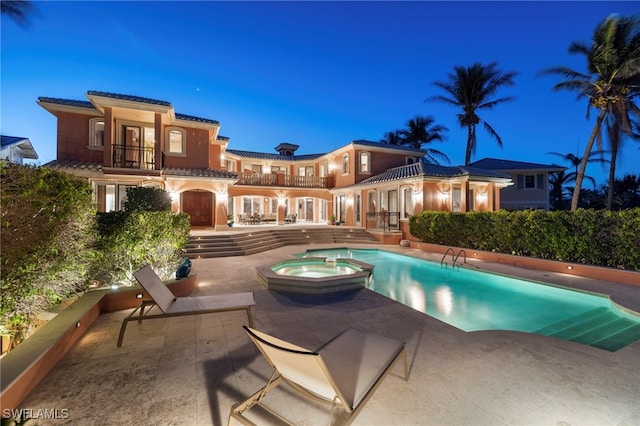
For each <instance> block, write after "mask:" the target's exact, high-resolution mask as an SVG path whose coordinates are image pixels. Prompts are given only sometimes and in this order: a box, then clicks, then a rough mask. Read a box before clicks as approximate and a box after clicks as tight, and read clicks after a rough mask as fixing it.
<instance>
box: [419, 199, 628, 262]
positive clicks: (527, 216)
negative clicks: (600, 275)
mask: <svg viewBox="0 0 640 426" xmlns="http://www.w3.org/2000/svg"><path fill="white" fill-rule="evenodd" d="M409 230H410V232H411V235H413V236H414V237H416V238H419V239H420V240H421V241H424V242H427V243H433V244H442V245H447V246H455V247H466V248H470V249H477V250H484V251H492V252H498V253H508V254H514V255H519V256H530V257H536V258H541V259H551V260H558V261H565V262H574V263H584V264H590V265H596V266H607V267H614V268H621V269H628V270H635V271H640V208H634V209H628V210H621V211H615V212H612V211H608V210H584V209H579V210H577V211H575V212H569V211H552V212H546V211H543V210H525V211H512V212H508V211H504V210H501V211H497V212H469V213H451V212H439V211H423V212H420V213H418V214H416V215H414V216H412V217H411V218H410V219H409Z"/></svg>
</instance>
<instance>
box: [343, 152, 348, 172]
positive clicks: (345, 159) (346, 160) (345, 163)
mask: <svg viewBox="0 0 640 426" xmlns="http://www.w3.org/2000/svg"><path fill="white" fill-rule="evenodd" d="M342 173H344V174H347V173H349V154H345V155H343V156H342Z"/></svg>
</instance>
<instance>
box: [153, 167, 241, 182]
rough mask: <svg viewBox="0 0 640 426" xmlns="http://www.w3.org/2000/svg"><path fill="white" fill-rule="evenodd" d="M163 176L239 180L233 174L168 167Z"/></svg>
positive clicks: (223, 171)
mask: <svg viewBox="0 0 640 426" xmlns="http://www.w3.org/2000/svg"><path fill="white" fill-rule="evenodd" d="M162 174H164V175H168V176H190V177H207V178H221V179H237V178H238V175H237V174H236V173H233V172H227V171H225V170H215V169H187V168H173V167H166V168H164V169H163V170H162Z"/></svg>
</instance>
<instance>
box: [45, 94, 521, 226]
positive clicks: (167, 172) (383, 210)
mask: <svg viewBox="0 0 640 426" xmlns="http://www.w3.org/2000/svg"><path fill="white" fill-rule="evenodd" d="M86 97H87V100H69V99H59V98H49V97H40V98H39V99H38V104H39V105H40V106H42V107H43V108H44V109H46V110H47V111H49V112H50V113H51V114H53V115H54V116H55V117H56V118H57V120H58V123H57V133H58V134H57V159H56V160H55V161H52V162H50V163H48V164H47V166H48V167H55V168H59V169H62V170H65V171H67V172H69V173H72V174H75V175H78V176H82V177H84V178H86V179H88V180H89V182H90V183H91V184H92V186H93V188H94V194H95V197H96V203H97V205H98V210H99V211H111V210H119V209H121V208H122V206H123V201H124V199H125V197H126V189H127V188H128V187H131V186H151V187H158V188H162V189H164V190H166V191H168V192H169V193H170V194H171V196H172V200H173V209H174V211H181V212H186V213H188V214H189V215H190V216H191V224H192V226H194V227H208V228H212V229H215V230H223V229H228V226H227V217H228V216H231V217H233V218H234V219H235V220H237V221H244V220H245V219H246V218H249V217H251V218H259V219H258V220H259V221H266V222H271V223H273V224H277V225H285V223H289V222H291V221H292V218H295V219H294V220H295V221H298V222H300V221H301V222H308V223H327V222H328V221H329V219H330V218H331V216H334V215H335V216H336V219H337V221H338V222H340V223H343V224H345V225H349V226H359V227H367V228H369V229H380V230H383V231H392V232H397V233H408V218H409V216H411V215H412V214H414V213H415V212H418V211H421V210H423V209H434V210H447V211H460V212H465V211H470V210H487V211H491V210H496V209H497V208H498V207H499V205H500V192H501V190H502V188H505V187H507V186H509V185H511V184H512V182H511V179H510V177H509V176H508V175H506V174H503V173H500V172H494V171H489V170H486V169H480V168H473V167H445V166H438V165H434V164H429V163H426V162H424V161H423V160H422V159H423V157H424V155H425V151H423V150H420V149H415V148H410V147H406V146H398V145H389V144H384V143H380V142H372V141H367V140H354V141H351V142H349V143H347V144H344V145H342V146H339V147H337V148H335V149H333V150H332V151H330V152H322V153H318V154H303V155H300V154H296V151H297V150H298V149H299V145H296V144H293V143H289V142H283V143H280V144H279V145H277V146H276V147H275V149H274V151H275V152H272V153H266V152H254V151H244V150H240V149H235V148H231V147H230V141H229V138H228V137H225V136H221V135H220V134H219V131H220V123H219V122H218V121H216V120H213V119H209V118H201V117H195V116H191V115H185V114H180V113H177V112H176V111H175V110H174V108H173V106H172V105H171V103H169V102H166V101H161V100H156V99H149V98H142V97H137V96H131V95H122V94H115V93H107V92H97V91H89V92H87V94H86ZM285 219H287V220H285Z"/></svg>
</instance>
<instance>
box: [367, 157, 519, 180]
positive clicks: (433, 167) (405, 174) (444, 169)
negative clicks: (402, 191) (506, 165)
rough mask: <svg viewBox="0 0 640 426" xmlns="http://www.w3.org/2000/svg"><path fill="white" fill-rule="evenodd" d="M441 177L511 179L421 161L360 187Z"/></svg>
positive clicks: (380, 176)
mask: <svg viewBox="0 0 640 426" xmlns="http://www.w3.org/2000/svg"><path fill="white" fill-rule="evenodd" d="M427 176H429V177H440V178H453V177H458V176H475V177H488V178H500V179H511V177H510V176H509V175H506V174H504V173H498V172H492V171H489V170H484V169H478V168H475V167H468V166H441V165H439V164H432V163H427V162H426V161H419V162H417V163H413V164H407V165H405V166H400V167H394V168H393V169H389V170H387V171H385V172H383V173H380V174H379V175H376V176H371V177H370V178H368V179H365V180H363V181H361V182H360V183H359V185H369V184H374V183H381V182H389V181H393V180H399V179H409V178H415V177H427Z"/></svg>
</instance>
